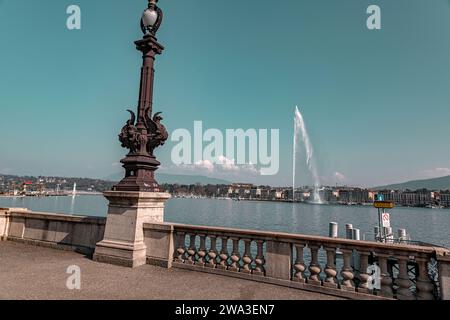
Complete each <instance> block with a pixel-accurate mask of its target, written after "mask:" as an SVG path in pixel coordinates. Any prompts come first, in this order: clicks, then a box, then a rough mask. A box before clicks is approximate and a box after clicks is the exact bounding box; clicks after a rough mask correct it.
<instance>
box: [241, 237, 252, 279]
mask: <svg viewBox="0 0 450 320" xmlns="http://www.w3.org/2000/svg"><path fill="white" fill-rule="evenodd" d="M243 240H244V243H245V251H244V257H243V258H242V261H243V262H244V265H243V266H242V270H241V271H242V272H243V273H252V266H251V263H252V261H253V257H252V253H251V251H250V246H251V244H252V240H251V239H243Z"/></svg>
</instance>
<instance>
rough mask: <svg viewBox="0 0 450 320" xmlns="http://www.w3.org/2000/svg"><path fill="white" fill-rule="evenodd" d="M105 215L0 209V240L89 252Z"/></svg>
mask: <svg viewBox="0 0 450 320" xmlns="http://www.w3.org/2000/svg"><path fill="white" fill-rule="evenodd" d="M105 220H106V219H105V218H100V217H99V218H97V217H84V216H72V215H66V214H53V213H40V212H32V211H29V210H27V209H20V208H11V209H0V240H11V241H18V242H24V243H30V244H33V245H41V246H46V247H51V248H56V249H68V250H74V251H78V252H82V253H85V254H92V252H93V251H94V249H95V245H96V243H97V242H99V241H100V240H101V239H102V238H103V233H104V232H105Z"/></svg>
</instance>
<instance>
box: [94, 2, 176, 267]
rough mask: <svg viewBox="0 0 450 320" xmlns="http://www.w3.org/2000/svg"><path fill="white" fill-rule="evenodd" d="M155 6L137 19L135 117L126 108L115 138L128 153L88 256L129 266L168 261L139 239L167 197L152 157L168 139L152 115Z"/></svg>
mask: <svg viewBox="0 0 450 320" xmlns="http://www.w3.org/2000/svg"><path fill="white" fill-rule="evenodd" d="M157 2H158V0H149V3H148V8H147V9H146V10H145V11H144V14H143V15H142V19H141V29H142V32H143V33H144V37H143V38H142V39H141V40H138V41H136V42H135V44H136V48H137V49H138V50H139V51H141V52H142V59H143V62H142V69H141V84H140V90H139V104H138V107H137V114H136V113H134V112H133V111H131V110H128V111H129V112H130V113H131V119H130V120H128V121H127V123H126V125H125V126H124V127H123V128H122V131H121V132H120V134H119V140H120V142H121V143H122V146H123V147H125V148H127V149H128V150H129V152H128V154H127V156H126V157H125V158H124V159H122V160H121V162H122V163H123V167H124V168H125V178H124V179H123V180H122V181H120V182H119V184H117V185H116V186H114V187H113V190H112V191H107V192H104V196H105V197H106V198H107V199H108V201H109V206H108V216H107V218H106V225H105V232H104V236H103V240H102V241H100V242H98V243H97V245H96V248H95V253H94V256H93V258H94V260H95V261H98V262H105V263H111V264H118V265H123V266H129V267H136V266H140V265H142V264H145V263H155V264H161V263H167V259H165V258H164V259H162V260H161V257H147V255H146V254H147V247H146V243H145V241H144V240H145V239H144V224H145V223H160V222H163V221H164V207H165V202H166V201H167V200H168V199H169V198H170V195H169V194H168V193H163V192H160V190H159V186H158V183H157V182H156V181H155V170H156V169H157V168H158V166H159V165H160V163H159V162H158V160H156V158H155V156H154V154H153V151H154V150H155V148H157V147H158V146H160V145H163V144H164V143H165V141H166V140H167V138H168V133H167V131H166V128H165V127H164V126H163V125H162V124H161V120H162V117H161V113H160V112H157V113H155V114H153V80H154V73H155V71H154V68H153V66H154V63H155V57H156V56H157V55H158V54H161V53H162V51H163V49H164V48H163V46H162V45H161V44H159V43H158V41H157V40H156V32H157V31H158V29H159V26H160V25H161V22H162V18H163V15H162V11H161V9H159V8H158V7H157V6H156V3H157ZM158 245H161V242H158ZM161 261H163V262H161ZM164 261H165V262H164Z"/></svg>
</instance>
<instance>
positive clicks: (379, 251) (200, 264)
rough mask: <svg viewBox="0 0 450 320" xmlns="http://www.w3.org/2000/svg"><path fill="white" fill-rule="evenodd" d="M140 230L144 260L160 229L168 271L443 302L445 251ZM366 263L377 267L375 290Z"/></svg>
mask: <svg viewBox="0 0 450 320" xmlns="http://www.w3.org/2000/svg"><path fill="white" fill-rule="evenodd" d="M152 230H153V231H156V234H154V233H152ZM163 230H164V231H163ZM144 231H145V232H146V240H148V243H147V256H148V259H149V258H150V261H152V259H151V257H152V256H153V257H154V256H155V255H153V254H152V248H154V247H155V245H153V246H152V241H150V240H149V239H151V238H153V239H156V238H157V239H158V241H161V239H162V238H161V232H163V233H166V234H167V235H168V237H169V238H170V239H171V240H170V241H169V242H168V243H167V244H168V247H167V248H169V253H168V254H167V259H168V260H169V261H168V263H167V265H168V266H173V267H179V268H185V269H191V270H197V271H204V272H210V273H217V274H222V275H229V276H234V277H241V278H246V279H252V280H256V281H263V282H269V283H276V284H281V285H287V286H290V287H297V288H302V289H307V290H313V291H319V292H328V293H330V294H335V295H339V296H345V297H351V298H362V299H373V298H391V299H392V298H393V299H423V300H431V299H435V298H440V299H448V298H449V286H448V276H449V274H448V270H449V267H448V266H449V261H448V260H449V256H450V253H449V251H448V250H447V249H444V248H437V247H422V246H413V245H403V244H388V243H377V242H369V241H356V240H346V239H339V238H327V237H317V236H308V235H297V234H289V233H281V232H266V231H255V230H241V229H231V228H218V227H205V226H190V225H182V224H145V225H144ZM152 234H153V236H152ZM219 242H220V243H219ZM160 244H161V243H159V245H160ZM159 247H160V246H159ZM159 250H160V249H159ZM172 257H173V258H172ZM341 258H342V259H341ZM433 263H435V264H437V266H435V268H432V267H433V266H432V264H433ZM369 266H377V267H378V268H376V267H375V269H373V270H378V271H379V277H378V280H379V286H376V285H375V286H374V285H372V281H373V280H377V277H376V274H375V275H373V276H371V275H370V274H369V270H370V268H369V269H368V267H369ZM432 269H435V270H434V274H433V277H431V274H432V273H433V272H431V271H433V270H432Z"/></svg>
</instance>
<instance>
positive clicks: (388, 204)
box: [373, 194, 395, 242]
mask: <svg viewBox="0 0 450 320" xmlns="http://www.w3.org/2000/svg"><path fill="white" fill-rule="evenodd" d="M373 206H374V207H375V208H377V209H378V230H379V231H378V235H377V240H378V241H380V242H386V236H388V235H387V234H385V232H384V230H385V229H384V228H389V227H390V226H391V215H390V214H389V213H387V212H386V209H392V208H394V207H395V203H394V201H385V200H384V196H383V195H382V194H377V195H376V197H375V201H374V203H373Z"/></svg>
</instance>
